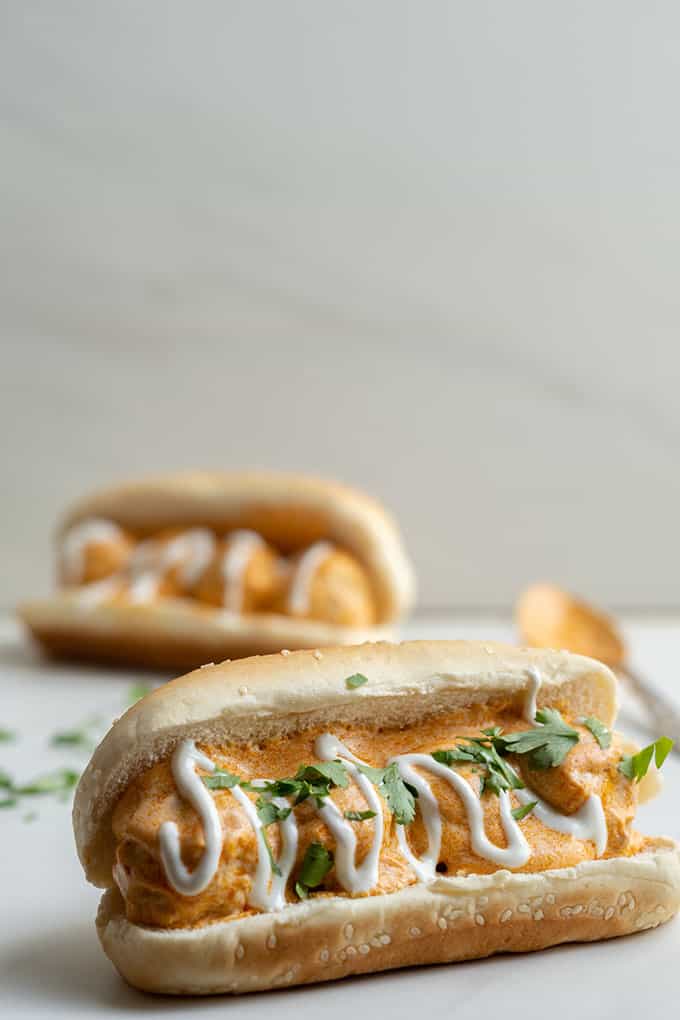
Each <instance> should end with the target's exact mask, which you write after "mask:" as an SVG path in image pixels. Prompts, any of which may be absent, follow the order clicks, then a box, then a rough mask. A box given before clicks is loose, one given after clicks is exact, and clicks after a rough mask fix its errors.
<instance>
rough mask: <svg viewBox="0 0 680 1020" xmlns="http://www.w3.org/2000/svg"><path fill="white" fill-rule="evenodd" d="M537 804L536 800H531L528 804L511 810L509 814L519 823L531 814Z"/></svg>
mask: <svg viewBox="0 0 680 1020" xmlns="http://www.w3.org/2000/svg"><path fill="white" fill-rule="evenodd" d="M537 804H538V801H537V800H532V801H530V802H529V803H528V804H522V805H521V807H516V808H513V809H512V811H511V812H510V814H511V815H512V817H513V818H514V819H515V821H516V822H521V821H522V819H523V818H526V816H527V815H530V814H531V812H532V811H533V810H534V808H535V807H536V805H537Z"/></svg>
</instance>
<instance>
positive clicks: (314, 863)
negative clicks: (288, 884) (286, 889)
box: [295, 843, 333, 900]
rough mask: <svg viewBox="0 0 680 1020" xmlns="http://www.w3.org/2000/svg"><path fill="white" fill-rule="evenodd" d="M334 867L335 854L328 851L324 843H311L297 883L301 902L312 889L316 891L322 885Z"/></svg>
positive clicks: (296, 886) (296, 889) (296, 888)
mask: <svg viewBox="0 0 680 1020" xmlns="http://www.w3.org/2000/svg"><path fill="white" fill-rule="evenodd" d="M332 867H333V854H332V853H331V851H330V850H327V849H326V847H325V846H324V845H323V843H310V844H309V846H308V847H307V849H306V851H305V856H304V858H303V861H302V867H301V868H300V874H299V876H298V879H297V881H296V883H295V891H296V893H297V894H298V896H299V897H300V899H301V900H305V899H307V895H308V893H309V890H310V889H316V888H318V886H320V885H321V883H322V882H323V880H324V878H325V877H326V875H327V874H328V872H329V871H330V870H331V868H332Z"/></svg>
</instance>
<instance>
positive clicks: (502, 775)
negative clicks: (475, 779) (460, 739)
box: [432, 726, 524, 796]
mask: <svg viewBox="0 0 680 1020" xmlns="http://www.w3.org/2000/svg"><path fill="white" fill-rule="evenodd" d="M501 732H502V731H501V729H500V727H498V726H495V727H494V728H493V730H482V733H484V734H485V736H484V737H481V738H479V739H476V738H472V737H465V738H464V740H465V744H459V745H458V746H457V747H454V748H451V749H450V750H445V751H434V752H433V754H432V757H433V758H434V760H435V761H438V762H440V763H441V764H442V765H467V764H474V765H477V766H481V771H482V780H481V784H480V790H479V793H480V796H481V795H482V794H483V793H484V792H485V791H487V790H488V791H489V793H495V794H499V793H500V791H501V790H521V789H522V787H523V786H524V783H523V782H522V780H521V779H520V778H519V776H518V775H517V773H516V772H515V770H514V769H512V768H510V766H509V765H508V763H507V762H506V761H504V760H503V759H502V758H501V756H500V753H499V751H498V750H497V748H496V744H495V741H498V740H499V739H502V738H501Z"/></svg>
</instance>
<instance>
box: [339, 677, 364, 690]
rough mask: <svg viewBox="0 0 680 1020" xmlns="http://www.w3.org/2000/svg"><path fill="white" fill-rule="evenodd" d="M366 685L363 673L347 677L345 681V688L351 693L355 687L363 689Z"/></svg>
mask: <svg viewBox="0 0 680 1020" xmlns="http://www.w3.org/2000/svg"><path fill="white" fill-rule="evenodd" d="M367 683H368V677H367V676H364V674H363V673H353V674H352V676H348V677H347V679H346V680H345V686H346V687H349V689H350V690H351V691H355V690H356V689H357V687H363V686H364V684H367Z"/></svg>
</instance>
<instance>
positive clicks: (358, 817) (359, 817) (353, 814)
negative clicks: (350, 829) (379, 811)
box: [344, 811, 376, 822]
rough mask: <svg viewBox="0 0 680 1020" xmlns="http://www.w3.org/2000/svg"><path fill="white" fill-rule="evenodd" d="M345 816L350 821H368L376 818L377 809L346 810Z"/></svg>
mask: <svg viewBox="0 0 680 1020" xmlns="http://www.w3.org/2000/svg"><path fill="white" fill-rule="evenodd" d="M344 815H345V818H346V819H347V821H348V822H367V821H368V819H369V818H375V815H376V813H375V811H345V812H344Z"/></svg>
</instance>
